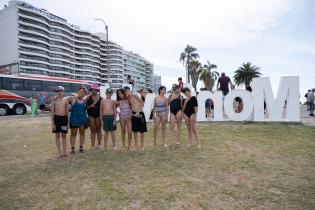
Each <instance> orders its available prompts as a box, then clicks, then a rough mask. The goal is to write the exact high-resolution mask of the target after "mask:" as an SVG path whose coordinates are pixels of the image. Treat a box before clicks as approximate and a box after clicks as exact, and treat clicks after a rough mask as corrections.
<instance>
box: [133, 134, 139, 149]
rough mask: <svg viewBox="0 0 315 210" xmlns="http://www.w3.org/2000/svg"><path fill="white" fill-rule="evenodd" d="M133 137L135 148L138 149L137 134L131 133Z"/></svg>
mask: <svg viewBox="0 0 315 210" xmlns="http://www.w3.org/2000/svg"><path fill="white" fill-rule="evenodd" d="M133 137H134V139H135V147H136V149H138V132H133Z"/></svg>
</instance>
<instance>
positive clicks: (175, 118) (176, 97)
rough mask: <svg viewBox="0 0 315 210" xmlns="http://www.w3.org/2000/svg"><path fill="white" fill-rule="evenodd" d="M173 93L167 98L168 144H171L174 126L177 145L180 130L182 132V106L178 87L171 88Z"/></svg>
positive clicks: (174, 85)
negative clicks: (168, 119)
mask: <svg viewBox="0 0 315 210" xmlns="http://www.w3.org/2000/svg"><path fill="white" fill-rule="evenodd" d="M172 90H173V93H172V94H171V95H170V97H169V104H170V111H171V114H170V142H173V139H174V129H175V124H176V125H177V142H176V144H177V145H179V140H180V137H181V130H182V119H183V118H182V104H183V97H182V96H181V94H180V91H179V86H178V85H176V84H173V87H172Z"/></svg>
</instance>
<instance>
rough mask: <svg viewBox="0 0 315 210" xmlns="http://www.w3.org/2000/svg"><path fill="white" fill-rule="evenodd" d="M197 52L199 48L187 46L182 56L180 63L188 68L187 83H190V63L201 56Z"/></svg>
mask: <svg viewBox="0 0 315 210" xmlns="http://www.w3.org/2000/svg"><path fill="white" fill-rule="evenodd" d="M196 51H197V48H195V47H193V46H190V45H187V47H186V48H185V50H184V52H182V53H181V54H180V58H179V61H180V62H182V63H183V65H184V66H185V68H186V82H188V83H190V75H189V63H190V62H191V61H193V60H196V59H198V58H199V54H198V53H197V52H196Z"/></svg>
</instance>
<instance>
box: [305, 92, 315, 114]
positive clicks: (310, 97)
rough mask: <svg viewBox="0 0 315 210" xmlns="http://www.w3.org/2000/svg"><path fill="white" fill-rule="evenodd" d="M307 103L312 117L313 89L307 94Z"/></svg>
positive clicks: (314, 95) (314, 93)
mask: <svg viewBox="0 0 315 210" xmlns="http://www.w3.org/2000/svg"><path fill="white" fill-rule="evenodd" d="M307 101H308V103H309V106H310V116H314V102H315V88H314V89H313V90H312V91H310V92H309V93H308V95H307Z"/></svg>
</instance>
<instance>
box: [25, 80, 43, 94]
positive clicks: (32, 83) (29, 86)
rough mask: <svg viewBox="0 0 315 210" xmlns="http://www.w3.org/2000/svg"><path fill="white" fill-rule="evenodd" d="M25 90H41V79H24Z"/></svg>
mask: <svg viewBox="0 0 315 210" xmlns="http://www.w3.org/2000/svg"><path fill="white" fill-rule="evenodd" d="M24 88H25V90H33V91H35V90H36V91H41V90H43V85H42V81H38V80H25V81H24Z"/></svg>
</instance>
